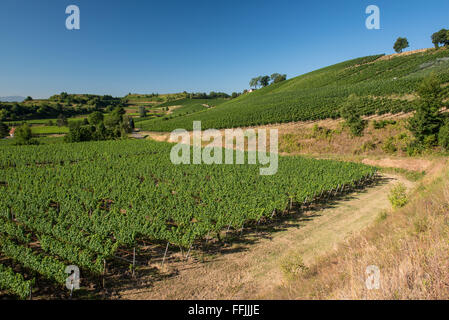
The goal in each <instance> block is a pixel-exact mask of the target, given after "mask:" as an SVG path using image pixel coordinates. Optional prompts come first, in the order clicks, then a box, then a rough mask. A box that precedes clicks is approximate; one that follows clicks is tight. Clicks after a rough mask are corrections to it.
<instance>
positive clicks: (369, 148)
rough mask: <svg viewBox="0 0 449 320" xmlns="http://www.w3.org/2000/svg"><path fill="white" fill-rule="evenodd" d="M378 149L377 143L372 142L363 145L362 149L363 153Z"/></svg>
mask: <svg viewBox="0 0 449 320" xmlns="http://www.w3.org/2000/svg"><path fill="white" fill-rule="evenodd" d="M375 149H376V143H375V142H374V141H372V140H369V141H366V142H364V143H363V144H362V147H361V148H360V151H361V152H367V151H372V150H375Z"/></svg>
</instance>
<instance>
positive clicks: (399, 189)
mask: <svg viewBox="0 0 449 320" xmlns="http://www.w3.org/2000/svg"><path fill="white" fill-rule="evenodd" d="M388 199H389V200H390V203H391V205H392V206H393V208H395V209H397V208H402V207H403V206H405V205H406V204H407V203H408V196H407V188H406V187H405V185H404V184H403V183H398V184H396V185H395V186H394V187H393V188H391V190H390V194H389V196H388Z"/></svg>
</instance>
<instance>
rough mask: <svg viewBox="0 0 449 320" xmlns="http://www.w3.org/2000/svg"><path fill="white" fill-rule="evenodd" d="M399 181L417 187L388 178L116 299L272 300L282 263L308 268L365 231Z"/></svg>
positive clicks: (178, 266) (174, 266) (173, 267)
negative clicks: (289, 260)
mask: <svg viewBox="0 0 449 320" xmlns="http://www.w3.org/2000/svg"><path fill="white" fill-rule="evenodd" d="M398 181H401V182H403V183H404V184H405V185H406V186H407V187H408V188H412V187H413V186H414V185H413V183H411V182H409V181H407V180H405V179H404V178H402V177H399V176H393V175H386V176H385V177H384V179H383V180H382V182H381V183H380V184H379V185H377V186H374V187H372V188H370V189H368V190H366V191H364V192H361V193H356V194H352V195H349V196H348V197H346V198H345V199H342V200H338V201H336V202H334V203H332V204H330V205H329V207H327V208H324V209H321V210H319V211H311V212H307V213H305V214H303V215H302V216H299V215H297V216H295V217H292V218H291V219H290V220H288V221H283V222H282V225H280V226H277V227H276V228H275V230H270V231H269V232H260V233H258V234H257V235H256V234H251V235H244V237H243V240H244V241H241V242H239V243H237V244H233V245H230V246H229V247H227V248H225V249H224V251H225V252H226V253H223V252H222V253H220V254H217V255H216V256H214V257H210V261H206V262H195V261H190V262H188V263H185V262H183V263H180V262H172V263H170V264H169V266H168V270H167V271H168V272H169V273H170V274H174V275H175V276H171V277H167V278H166V279H164V280H159V281H155V282H152V280H151V279H150V278H148V279H147V280H145V279H142V278H141V279H140V280H139V281H140V282H139V284H138V285H137V284H136V286H133V285H130V286H129V287H130V288H133V287H134V288H136V287H139V289H127V290H125V291H122V292H120V293H119V295H118V297H117V298H122V299H259V298H260V299H270V297H271V295H270V293H271V292H272V290H273V289H274V288H276V287H277V286H279V285H281V284H282V283H283V282H284V281H285V276H284V274H283V272H282V270H281V264H282V261H283V260H284V259H285V258H286V257H289V256H291V255H292V254H299V255H301V256H302V258H303V260H304V263H305V264H306V265H308V264H310V263H312V262H313V261H314V260H315V259H316V258H317V257H319V256H320V255H322V254H323V253H325V252H328V251H329V250H332V249H333V248H334V247H335V246H336V245H337V244H338V243H341V242H342V241H343V240H344V239H345V238H346V237H348V236H349V235H351V234H353V233H357V232H360V231H361V230H363V229H364V228H365V227H367V226H368V225H370V224H371V223H372V222H373V221H375V219H376V218H377V217H378V215H379V213H380V212H381V211H382V210H386V209H389V208H390V204H389V201H388V193H389V190H390V188H391V186H392V185H393V184H395V183H397V182H398Z"/></svg>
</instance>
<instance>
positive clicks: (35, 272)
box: [0, 4, 449, 301]
mask: <svg viewBox="0 0 449 320" xmlns="http://www.w3.org/2000/svg"><path fill="white" fill-rule="evenodd" d="M91 5H92V4H91ZM0 7H1V5H0ZM71 7H72V6H71ZM116 9H117V8H116ZM166 9H167V8H166ZM184 9H185V8H184ZM72 10H74V11H73V12H74V13H73V14H76V6H74V7H72ZM78 10H79V9H78ZM111 10H112V9H111ZM170 10H172V9H170ZM185 10H187V9H185ZM253 10H255V11H257V10H260V8H253ZM264 10H266V8H264ZM373 10H374V9H373ZM137 11H139V10H137ZM180 11H182V10H180ZM68 12H71V11H70V10H69V11H68ZM133 12H135V11H133ZM67 14H68V13H67ZM78 14H79V12H78ZM140 14H142V13H141V12H137V13H136V15H137V16H140ZM273 14H274V13H273ZM207 16H209V15H207ZM195 17H196V18H198V17H199V16H195ZM214 17H215V16H214ZM74 19H75V18H74ZM89 19H91V18H89ZM98 19H99V18H98ZM154 19H155V20H156V18H154ZM216 19H217V21H214V22H215V23H217V24H219V23H220V19H219V17H216ZM86 20H87V18H86ZM192 20H195V19H192ZM198 20H201V19H198ZM67 21H68V22H67V23H68V24H69V22H70V21H69V20H67ZM74 21H75V22H76V20H74ZM88 21H89V22H90V26H92V21H91V20H88ZM136 21H138V19H137V18H136ZM139 21H140V20H139ZM142 21H143V20H142ZM195 21H196V20H195ZM201 21H202V20H201ZM75 22H74V25H73V28H72V29H70V28H68V27H67V29H68V30H64V31H67V32H69V31H70V32H72V31H74V30H78V29H79V21H78V29H77V28H76V23H75ZM156 22H158V21H156ZM156 22H155V21H150V23H156ZM133 23H136V22H135V21H134V20H133ZM160 25H161V22H160V21H159V22H158V26H160ZM86 26H88V23H87V22H86ZM134 27H135V26H134ZM182 27H183V28H186V29H185V32H186V35H189V34H190V33H188V31H189V27H188V26H187V25H186V24H183V25H182ZM109 28H111V27H110V26H109ZM195 28H196V29H195V30H197V31H198V30H200V29H203V26H202V25H201V24H200V23H199V22H198V25H195ZM211 28H212V27H211ZM429 28H430V27H429ZM86 29H87V27H86ZM434 29H435V26H433V25H432V32H431V33H430V34H428V33H429V32H430V31H428V30H427V29H426V30H425V31H424V30H420V32H421V33H425V35H424V36H425V39H426V40H425V42H419V44H420V45H421V44H422V43H424V45H426V46H427V47H430V42H429V38H430V39H431V40H432V42H431V43H433V45H434V47H432V48H418V47H416V46H414V45H412V46H411V45H410V43H409V40H408V39H407V38H401V37H399V38H398V39H397V40H396V43H395V44H394V47H393V48H394V50H395V52H396V53H391V52H390V54H375V53H376V52H377V51H380V52H382V51H384V50H386V49H385V48H383V47H382V46H380V45H379V46H376V45H374V44H373V45H372V47H371V48H370V50H371V51H370V52H366V50H365V49H364V50H365V51H362V50H360V48H359V47H358V45H356V44H354V48H352V49H354V52H355V53H360V52H364V54H363V55H364V56H361V57H359V58H355V59H354V58H351V59H348V56H347V52H348V50H349V49H350V48H346V51H345V54H346V55H345V57H346V58H345V59H340V58H338V59H337V58H335V57H340V56H339V55H338V54H337V53H335V55H333V53H332V50H327V51H331V52H330V53H329V52H316V53H315V55H316V57H315V58H314V60H313V59H312V58H313V57H312V56H313V54H310V53H309V52H307V54H308V55H307V56H308V57H309V59H312V60H313V61H314V63H315V64H313V63H312V62H311V63H310V66H314V65H319V66H321V67H314V68H313V69H314V71H311V72H305V71H304V72H302V74H301V72H299V71H297V70H302V71H303V70H307V69H304V68H303V67H302V68H300V69H298V68H297V65H295V66H296V69H295V67H293V64H292V71H291V72H296V74H293V75H291V74H289V75H287V74H280V73H273V74H272V75H271V76H269V75H265V76H263V75H262V76H258V77H255V78H252V79H251V80H250V82H249V87H248V88H246V87H241V85H240V84H239V86H240V87H241V88H240V90H237V91H236V92H232V93H231V91H230V90H229V88H231V87H230V86H229V85H228V84H229V83H231V84H232V88H236V86H237V85H236V84H235V83H239V82H238V81H239V80H238V79H239V77H240V76H241V74H245V77H247V74H249V73H251V74H252V73H253V72H254V69H253V68H254V67H255V66H257V68H259V69H263V68H262V66H264V65H265V64H268V65H269V66H270V70H271V68H276V70H282V69H283V68H286V66H287V64H284V62H285V61H283V60H286V61H287V63H293V62H292V61H296V60H297V59H299V57H297V56H296V54H298V53H297V52H293V53H289V54H292V55H295V56H290V55H287V54H286V53H285V56H284V55H280V56H277V55H279V53H277V55H276V50H278V49H276V50H274V49H273V52H271V51H270V54H273V55H275V56H276V57H277V58H276V59H278V60H279V61H276V64H274V63H273V62H272V61H271V60H274V58H273V59H268V58H267V56H265V55H264V54H263V53H262V52H260V56H258V55H254V56H252V57H251V59H247V61H246V62H245V63H242V64H240V65H239V66H240V68H241V70H242V71H241V73H239V75H237V72H236V68H237V67H236V66H234V65H232V66H231V65H229V64H228V63H229V60H227V59H225V57H226V58H228V56H229V57H234V58H233V59H234V60H235V59H236V58H235V57H236V56H233V55H234V54H237V53H234V52H228V51H226V50H224V43H225V42H224V40H223V43H221V45H223V47H221V46H220V47H215V46H213V45H210V48H209V43H208V45H207V46H206V45H205V47H207V50H206V49H205V51H207V56H206V55H198V52H197V51H195V50H193V49H194V48H195V46H192V44H196V45H197V46H198V45H199V43H197V41H200V40H198V39H196V38H194V37H193V38H192V39H190V37H187V36H185V37H184V38H182V39H179V38H176V39H177V41H175V40H174V39H171V40H170V42H167V43H164V45H159V46H156V44H159V41H160V39H159V36H155V35H152V38H151V41H149V42H151V43H154V44H155V47H154V48H151V50H150V49H148V47H146V45H147V43H143V42H144V41H142V38H140V36H139V38H138V41H137V38H134V37H136V34H134V33H132V32H131V33H130V34H129V35H128V36H127V40H126V42H123V41H124V40H120V41H119V44H120V45H117V46H116V45H115V44H114V46H113V47H111V48H109V47H108V46H107V45H105V47H104V48H103V47H102V48H101V49H102V51H101V54H100V53H99V52H98V51H96V50H97V46H98V45H99V44H98V43H96V41H100V40H98V39H103V38H101V37H98V36H97V37H95V45H94V41H93V39H94V38H92V39H89V42H86V43H89V48H90V46H92V49H93V50H94V49H95V50H94V51H95V52H96V53H95V54H98V56H95V54H93V57H96V59H94V60H95V61H96V63H97V65H94V64H90V67H91V68H93V67H95V68H98V69H95V70H97V71H96V72H94V71H92V73H91V74H89V76H92V79H88V78H87V74H84V76H83V77H81V76H79V77H74V78H73V79H75V80H76V81H80V82H76V85H74V84H72V85H68V84H67V83H70V81H69V80H67V79H66V78H64V77H63V76H62V75H60V73H59V69H58V70H57V71H55V70H53V71H52V72H54V73H51V72H50V71H49V73H48V75H47V74H45V77H43V76H42V78H41V75H39V78H38V80H36V78H33V79H34V80H33V81H35V83H38V84H41V82H40V81H42V88H43V87H44V84H45V83H46V81H48V79H50V78H54V79H57V80H53V81H55V83H54V84H53V85H52V87H51V88H52V89H51V90H52V91H51V92H52V93H51V94H48V92H47V91H45V92H46V93H45V94H44V93H42V94H41V93H39V94H37V96H39V98H33V97H31V96H27V97H22V96H19V95H17V96H16V95H15V94H16V92H23V90H25V89H26V88H27V87H24V89H21V90H22V91H19V90H18V89H14V88H12V87H7V86H6V83H7V82H6V81H5V82H4V83H1V84H2V85H3V86H4V87H5V88H6V89H8V91H6V89H5V92H7V94H8V96H6V94H5V97H4V98H0V300H2V301H12V300H38V301H44V300H102V299H104V300H156V301H158V300H192V301H198V300H245V301H251V300H261V301H262V300H448V299H449V206H448V203H449V166H448V165H449V112H448V111H449V109H448V108H449V30H446V29H441V26H440V25H439V27H437V28H436V29H435V30H434ZM439 29H441V30H440V31H438V30H439ZM167 30H168V29H167ZM223 30H224V29H223ZM245 30H246V29H245ZM379 30H381V29H379ZM190 31H191V30H190ZM363 31H364V32H370V31H365V30H363ZM74 32H75V31H74ZM115 32H116V33H117V34H120V32H121V31H120V32H118V31H117V30H115ZM183 32H184V31H183ZM203 32H205V31H203ZM223 32H224V31H223ZM267 32H268V31H267ZM270 32H271V31H270ZM380 32H381V31H379V33H380ZM382 32H383V31H382ZM167 33H168V34H169V31H167ZM80 34H81V33H80ZM242 34H244V33H242ZM270 34H271V33H270ZM380 34H382V33H380ZM81 35H82V36H83V34H81ZM278 36H279V35H273V34H271V37H272V38H273V39H276V41H283V42H285V43H287V42H288V41H287V40H286V39H283V38H282V37H280V36H279V39H278V38H277V37H278ZM359 36H360V38H363V37H366V34H364V33H363V34H359ZM415 36H416V37H417V35H416V34H415ZM420 36H421V35H420ZM424 36H422V37H424ZM58 37H59V35H58ZM348 37H349V36H348ZM395 37H397V35H396V36H395ZM81 38H82V37H81ZM163 38H165V36H164V37H163ZM187 38H188V39H187ZM390 38H391V36H389V37H387V39H388V43H389V44H390V42H391V39H390ZM201 39H203V38H201ZM204 39H210V35H209V34H205V35H204ZM223 39H227V38H226V37H224V38H223ZM245 39H246V40H245V46H246V45H247V46H248V48H249V46H251V45H254V43H253V41H254V42H256V40H257V34H255V35H254V38H253V37H246V38H245ZM266 39H268V37H267V38H266ZM376 39H377V38H376ZM420 39H421V38H420ZM187 40H188V41H187ZM74 41H75V42H76V41H81V40H80V39H75V40H74ZM83 41H87V40H85V39H84V40H83ZM102 41H104V42H105V43H106V42H107V39H103V40H101V41H100V42H99V43H102ZM146 41H147V40H146ZM201 41H205V40H201ZM234 41H242V40H241V39H240V38H239V39H234ZM257 41H260V39H259V40H257ZM264 41H265V40H264ZM340 41H343V40H341V39H340ZM136 42H138V43H139V45H136ZM210 42H211V43H213V42H214V41H210ZM76 43H77V42H76ZM132 43H134V45H133V46H132V48H133V52H132V54H130V53H129V52H128V51H126V52H125V51H123V50H124V49H123V48H127V50H128V49H130V44H132ZM391 44H393V43H391ZM65 45H70V46H72V43H71V42H70V43H68V44H67V43H66V44H65ZM103 45H104V44H103ZM184 45H185V46H187V45H189V46H191V47H190V49H191V50H190V51H189V50H184V49H183V46H184ZM202 45H203V43H202ZM311 46H312V45H311ZM112 48H113V50H112ZM155 48H157V50H156V49H155ZM103 49H104V51H111V52H112V53H111V52H108V54H105V56H104V58H103ZM297 49H298V48H297ZM388 49H389V50H390V51H391V48H388ZM58 50H59V49H58ZM61 50H62V49H61ZM89 50H90V49H89ZM248 50H249V49H248ZM279 50H280V51H282V52H284V50H281V49H279ZM298 50H299V49H298ZM335 50H336V48H335ZM80 51H82V50H81V49H80ZM259 51H264V50H259ZM285 51H287V50H285ZM299 51H300V52H302V51H303V50H302V49H301V50H299ZM299 51H298V52H299ZM194 53H196V54H197V55H194ZM46 54H49V53H46ZM89 54H90V53H89ZM368 54H369V55H368ZM80 55H81V56H82V58H80V61H83V63H84V62H85V61H89V59H90V55H89V56H83V53H82V52H81V53H80ZM147 55H148V57H149V56H150V55H151V57H152V58H151V59H150V58H148V57H147ZM165 55H166V56H167V57H165ZM99 56H101V57H102V58H101V59H100V58H98V57H99ZM117 57H120V58H117ZM125 57H126V58H125ZM154 57H157V59H156V58H154ZM211 57H213V58H211ZM245 57H246V58H248V57H247V56H245ZM288 57H290V59H288ZM292 57H294V59H293V58H292ZM323 57H327V58H326V59H324V58H323ZM329 57H330V58H329ZM349 57H354V55H352V54H351V55H350V56H349ZM9 58H11V57H9ZM53 58H54V57H53ZM72 58H73V57H72ZM165 59H167V60H165ZM185 59H188V60H185ZM208 59H214V60H208ZM220 59H223V61H221V60H220ZM229 59H231V58H229ZM239 59H240V58H239ZM319 59H323V61H333V62H332V63H327V64H329V65H328V66H325V67H323V63H321V62H319V63H317V61H319ZM336 59H337V60H338V61H340V62H337V63H335V62H336ZM125 60H126V63H124V62H123V61H125ZM135 60H136V61H139V62H140V65H136V64H135ZM269 60H270V61H271V62H270V63H268V61H269ZM54 61H57V59H54ZM117 61H121V63H118V62H117ZM154 61H158V63H159V62H160V61H166V64H161V65H157V66H156V65H153V63H154ZM181 61H182V62H181ZM226 61H227V62H226ZM262 61H263V62H262ZM17 63H18V62H17ZM55 63H56V62H55ZM74 63H75V65H74V66H73V69H72V66H70V68H68V67H67V68H68V69H69V70H70V72H72V73H73V74H77V75H79V73H78V72H85V70H87V69H84V68H85V66H84V65H80V64H79V63H80V62H79V61H75V62H74ZM301 63H303V61H301ZM304 63H305V62H304ZM190 64H191V65H190ZM203 64H204V65H205V66H204V67H203ZM106 65H107V66H109V67H110V68H108V69H102V68H104V66H106ZM112 65H113V66H114V68H111V66H112ZM149 66H151V68H152V69H151V70H152V71H154V74H151V73H150V72H148V73H149V74H150V75H149V74H147V73H143V71H142V70H147V69H146V68H150V67H149ZM310 66H308V67H309V69H308V70H311V67H310ZM46 67H48V66H46ZM78 68H79V70H81V71H79V70H78ZM184 68H187V69H188V70H189V74H188V76H186V75H185V74H184V73H183V72H182V71H183V70H185V69H184ZM162 69H164V71H163V72H162V71H161V70H162ZM206 69H207V70H208V71H207V74H208V75H209V77H207V78H202V76H203V75H204V73H205V72H206V71H205V70H206ZM83 70H84V71H83ZM211 70H212V71H213V72H212V71H211ZM263 70H264V69H263ZM34 71H35V70H34V69H32V68H30V72H34ZM286 71H289V70H286ZM70 72H68V73H70ZM220 72H221V73H222V74H230V73H232V77H228V76H226V77H225V76H224V75H223V76H222V75H220ZM263 72H265V73H266V72H268V71H263ZM289 72H290V71H289ZM33 74H34V73H33ZM298 74H299V75H298ZM127 75H128V76H127ZM129 75H131V76H129ZM59 77H60V78H59ZM121 77H124V78H125V80H121V79H120V78H121ZM152 77H157V79H156V80H154V79H153V78H152ZM222 77H223V78H222ZM112 78H113V79H114V80H111V79H112ZM30 79H32V78H31V77H30ZM73 79H72V80H73ZM147 79H153V80H152V81H153V82H152V85H153V87H155V88H167V91H165V92H172V93H157V91H159V90H156V89H154V90H153V89H151V88H152V87H151V86H149V85H148V83H147V82H146V81H149V80H147ZM245 79H246V78H245ZM13 80H15V79H13ZM72 80H71V81H72ZM75 80H73V81H75ZM81 80H82V81H81ZM225 80H226V81H225ZM248 80H249V79H248ZM11 81H12V80H11ZM29 81H30V83H31V82H32V80H29ZM115 81H116V82H115ZM125 81H127V82H125ZM221 81H223V82H221ZM245 81H247V80H245ZM128 82H129V85H128ZM12 83H13V82H12ZM179 83H181V84H182V86H180V85H179ZM222 83H223V84H222ZM225 83H226V84H225ZM246 83H247V82H246ZM156 84H157V85H160V86H161V87H158V86H157V85H156ZM211 85H212V86H214V87H220V86H223V87H225V88H226V89H220V90H222V91H209V93H206V92H199V91H196V90H202V91H205V89H203V88H209V86H211ZM29 88H34V89H33V90H37V89H35V88H36V87H34V86H31V87H29ZM54 88H58V89H54ZM60 88H63V89H62V90H65V91H62V92H60V91H61V89H60ZM87 88H91V89H87ZM105 88H106V89H105ZM117 88H120V89H117ZM131 88H132V89H133V91H131V92H129V93H128V90H130V89H131ZM170 88H173V89H170ZM192 88H201V89H192ZM13 89H14V90H16V91H14V90H13ZM184 89H185V90H184ZM28 90H29V91H30V92H35V91H32V90H31V89H28ZM186 90H189V91H186ZM95 91H96V92H98V94H92V93H89V92H95ZM136 91H137V92H140V93H136ZM1 92H3V91H1ZM36 92H41V91H36ZM42 92H44V91H42ZM55 92H60V93H58V94H55ZM71 92H85V93H71ZM107 92H114V94H105V93H107ZM173 92H174V93H173ZM100 93H101V94H100ZM30 94H31V93H30ZM2 95H3V93H2ZM42 97H46V98H42Z"/></svg>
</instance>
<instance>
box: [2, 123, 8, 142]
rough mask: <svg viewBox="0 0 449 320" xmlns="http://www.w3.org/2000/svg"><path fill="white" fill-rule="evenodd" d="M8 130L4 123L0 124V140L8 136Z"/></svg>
mask: <svg viewBox="0 0 449 320" xmlns="http://www.w3.org/2000/svg"><path fill="white" fill-rule="evenodd" d="M9 130H10V129H9V127H8V126H7V125H6V124H5V123H3V122H0V139H3V138H4V137H7V136H9Z"/></svg>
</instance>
